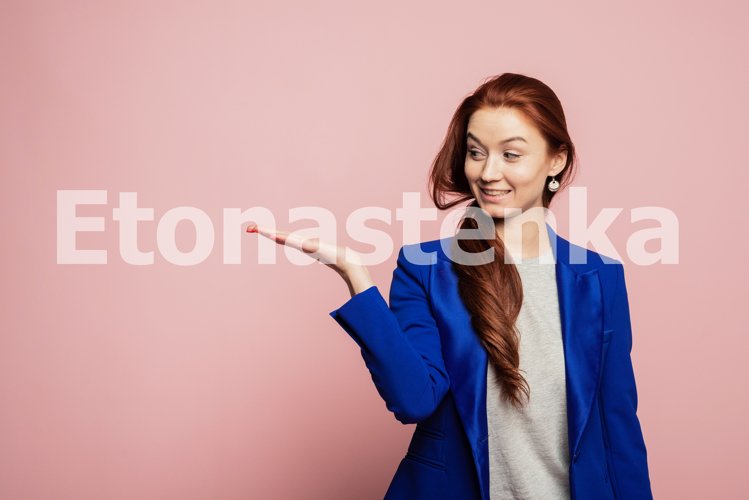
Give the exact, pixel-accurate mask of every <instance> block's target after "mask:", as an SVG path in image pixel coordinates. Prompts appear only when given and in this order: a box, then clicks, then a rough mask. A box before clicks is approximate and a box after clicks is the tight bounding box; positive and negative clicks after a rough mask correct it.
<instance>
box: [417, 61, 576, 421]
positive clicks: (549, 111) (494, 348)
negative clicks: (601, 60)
mask: <svg viewBox="0 0 749 500" xmlns="http://www.w3.org/2000/svg"><path fill="white" fill-rule="evenodd" d="M497 107H505V108H513V109H515V110H517V111H520V112H522V113H523V114H524V116H525V117H526V118H528V119H529V120H530V121H531V122H532V123H533V124H534V125H535V126H536V128H537V129H538V130H539V131H540V133H541V135H542V137H543V138H544V139H545V140H546V144H547V152H549V153H555V152H557V151H560V150H566V151H567V162H566V164H565V166H564V169H563V170H562V171H561V172H560V173H559V174H557V175H556V179H557V181H559V183H560V189H559V190H558V191H556V192H552V191H549V190H548V189H544V192H543V196H542V203H543V206H544V207H545V208H548V207H549V204H550V203H551V200H552V198H553V197H554V195H555V194H556V193H558V192H560V191H561V190H562V189H564V188H565V187H567V186H568V185H569V184H570V183H571V182H572V177H573V176H574V170H575V165H576V164H577V158H576V155H575V146H574V144H573V143H572V140H571V139H570V136H569V133H568V132H567V123H566V120H565V116H564V111H563V109H562V105H561V103H560V102H559V99H558V98H557V96H556V94H555V93H554V92H553V91H552V90H551V89H550V88H549V87H548V86H547V85H546V84H544V83H543V82H541V81H539V80H537V79H535V78H531V77H528V76H524V75H520V74H515V73H504V74H502V75H499V76H494V77H490V78H489V79H488V80H486V81H485V82H484V83H482V84H481V85H480V86H479V87H478V88H477V89H476V90H475V91H474V92H473V93H472V94H470V95H469V96H468V97H466V98H465V99H464V100H463V102H461V104H460V106H458V109H457V110H456V111H455V113H454V115H453V117H452V120H451V121H450V124H449V127H448V129H447V133H446V136H445V139H444V142H443V144H442V147H441V148H440V151H439V152H438V154H437V156H436V157H435V159H434V161H433V163H432V167H431V172H430V174H429V188H430V196H431V198H432V200H433V201H434V204H435V205H436V206H437V208H438V209H440V210H446V209H448V208H451V207H453V206H455V205H457V204H459V203H462V202H464V201H467V200H473V201H472V202H471V203H470V204H469V205H468V206H467V210H466V214H467V213H468V212H469V211H471V213H472V214H474V215H475V214H476V213H480V209H479V208H478V207H479V205H478V203H477V200H476V199H475V198H474V195H473V193H472V192H471V190H470V187H469V185H468V180H467V178H466V176H465V171H464V168H465V161H466V155H467V152H468V151H467V150H468V148H467V145H466V132H467V127H468V120H469V118H470V117H471V115H472V114H473V113H474V112H475V111H476V110H478V109H481V108H490V109H491V108H497ZM550 179H551V178H550V177H547V179H546V183H545V185H546V184H548V181H549V180H550ZM448 197H452V198H453V199H452V200H449V201H448ZM473 207H475V208H473ZM466 214H464V215H463V217H462V219H461V221H460V223H459V225H458V228H457V230H456V233H459V232H460V231H462V230H469V229H471V230H474V231H471V233H472V234H476V233H477V231H475V230H477V229H478V228H479V224H478V223H477V222H476V219H475V218H474V217H473V216H466ZM490 226H491V228H492V231H491V234H483V233H479V236H480V238H479V239H474V238H475V236H472V239H462V238H456V241H457V244H458V245H459V246H460V248H461V249H462V250H463V251H465V252H468V253H480V252H484V251H486V250H488V249H490V248H493V249H494V250H493V251H494V258H493V259H491V262H488V263H485V264H479V265H467V264H461V263H458V262H456V261H455V259H454V260H453V266H454V268H455V270H456V273H457V275H458V278H459V293H460V296H461V298H462V299H463V302H464V304H465V305H466V308H467V309H468V311H469V312H470V314H471V323H472V326H473V327H474V329H475V330H476V331H477V332H478V335H479V337H480V340H481V343H482V345H483V346H484V348H485V349H486V351H487V354H488V357H489V361H490V363H492V364H493V365H494V366H495V367H496V368H497V374H498V378H499V381H500V384H501V389H502V391H501V394H502V398H503V399H505V400H506V401H509V402H510V403H511V404H512V405H514V406H515V407H518V408H519V407H521V406H522V405H523V404H524V400H525V402H527V401H528V400H529V399H530V387H529V386H528V383H527V381H526V380H525V378H524V377H523V375H522V374H521V373H520V372H521V370H520V354H519V344H520V337H519V334H518V332H517V330H516V327H515V321H516V319H517V317H518V314H519V313H520V306H521V305H522V303H523V289H522V282H521V279H520V275H519V273H518V270H517V268H516V267H515V266H514V265H513V264H512V263H505V247H504V243H503V242H502V239H501V238H499V236H498V235H497V232H496V231H494V225H493V224H491V225H490ZM483 227H486V226H483ZM523 396H524V397H523Z"/></svg>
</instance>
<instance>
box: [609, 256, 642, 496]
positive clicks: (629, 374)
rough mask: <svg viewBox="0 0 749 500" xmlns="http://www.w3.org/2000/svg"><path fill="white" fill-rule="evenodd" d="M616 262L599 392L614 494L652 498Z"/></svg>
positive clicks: (620, 268)
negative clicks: (607, 342) (606, 433)
mask: <svg viewBox="0 0 749 500" xmlns="http://www.w3.org/2000/svg"><path fill="white" fill-rule="evenodd" d="M615 266H616V268H617V269H616V275H617V279H616V283H617V285H616V291H615V294H614V297H615V298H614V301H613V303H612V310H611V315H612V319H613V322H612V325H613V326H612V328H613V329H614V332H613V335H612V338H611V340H610V342H611V343H610V344H609V353H608V355H607V360H606V364H605V365H604V366H605V370H604V376H603V380H602V384H603V391H602V393H601V398H602V401H601V403H602V405H603V408H604V418H605V423H606V428H607V431H608V435H609V446H610V449H609V459H610V463H611V466H612V469H613V470H612V471H611V475H612V480H613V482H614V488H615V490H616V493H617V498H627V499H632V500H640V499H652V498H653V494H652V491H651V486H650V477H649V474H648V461H647V450H646V448H645V441H644V439H643V435H642V429H641V427H640V421H639V419H638V417H637V387H636V384H635V375H634V371H633V368H632V359H631V352H632V324H631V321H630V312H629V299H628V297H627V286H626V281H625V278H624V267H623V265H622V264H621V263H617V264H615Z"/></svg>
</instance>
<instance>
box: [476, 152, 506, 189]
mask: <svg viewBox="0 0 749 500" xmlns="http://www.w3.org/2000/svg"><path fill="white" fill-rule="evenodd" d="M503 169H504V164H503V163H502V159H501V158H497V157H496V156H494V155H491V154H490V155H489V156H488V158H487V159H486V163H485V164H484V168H483V169H482V170H481V180H482V181H484V182H485V183H487V184H490V183H492V182H494V181H497V180H499V179H501V178H502V177H503Z"/></svg>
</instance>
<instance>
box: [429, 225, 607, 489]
mask: <svg viewBox="0 0 749 500" xmlns="http://www.w3.org/2000/svg"><path fill="white" fill-rule="evenodd" d="M546 227H547V231H548V234H549V239H550V241H551V247H552V251H553V253H554V257H555V262H556V264H555V268H556V277H557V289H558V296H559V312H560V319H561V323H562V325H561V326H562V342H563V346H564V356H565V373H566V387H567V395H566V396H567V418H568V426H567V428H568V438H569V445H570V458H571V459H573V458H574V457H576V455H577V451H578V447H579V445H580V438H581V436H582V432H583V429H584V427H585V423H586V422H587V419H588V415H589V413H590V411H591V408H592V405H593V400H594V397H595V392H596V389H597V382H598V379H599V372H600V368H601V366H600V365H601V356H600V353H601V349H602V347H603V307H602V299H601V286H600V282H599V276H598V271H597V270H596V269H594V268H591V267H590V266H588V265H586V264H575V263H574V262H577V261H579V260H581V258H582V257H581V255H582V253H584V252H585V249H583V248H581V247H576V246H572V251H571V250H570V244H569V242H568V241H567V240H565V239H564V238H561V237H559V236H557V234H556V233H555V232H554V231H553V230H552V229H551V226H549V224H548V223H547V224H546ZM445 247H447V248H444V247H443V249H442V250H443V251H444V252H445V253H446V255H445V256H443V255H440V257H441V259H438V261H437V267H436V272H435V274H434V280H435V283H433V284H432V300H433V302H434V306H435V310H436V311H442V312H444V314H438V323H439V324H440V326H441V330H442V331H443V332H445V335H443V340H442V342H443V356H444V360H445V367H446V369H447V371H448V374H449V376H450V381H451V387H450V388H451V391H452V393H453V397H454V399H455V404H456V407H457V410H458V414H459V416H460V419H461V421H462V423H463V427H464V429H465V433H466V436H467V437H468V441H469V442H470V445H471V449H472V452H473V459H474V464H475V466H476V470H477V472H478V477H479V485H480V489H481V495H482V498H483V499H484V500H489V449H488V439H489V433H488V429H487V416H486V390H487V387H486V376H487V369H488V356H487V353H486V350H485V349H484V347H483V345H482V344H481V341H480V340H479V337H478V335H477V333H476V331H475V330H474V328H473V326H472V325H471V319H470V313H469V312H468V310H467V309H466V308H465V305H464V304H463V302H462V300H461V298H460V296H459V293H458V283H457V279H458V278H457V275H456V274H455V271H454V270H453V268H452V261H451V260H450V259H449V244H446V245H445ZM578 252H580V253H578ZM571 254H572V255H571Z"/></svg>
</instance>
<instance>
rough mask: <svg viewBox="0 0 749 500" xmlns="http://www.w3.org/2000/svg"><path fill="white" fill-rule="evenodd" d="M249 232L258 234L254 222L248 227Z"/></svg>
mask: <svg viewBox="0 0 749 500" xmlns="http://www.w3.org/2000/svg"><path fill="white" fill-rule="evenodd" d="M247 232H248V233H257V224H255V223H254V222H250V225H249V226H247Z"/></svg>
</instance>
